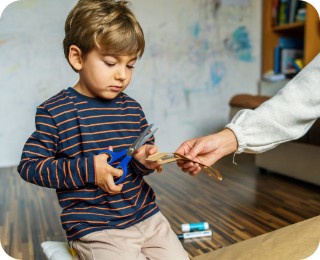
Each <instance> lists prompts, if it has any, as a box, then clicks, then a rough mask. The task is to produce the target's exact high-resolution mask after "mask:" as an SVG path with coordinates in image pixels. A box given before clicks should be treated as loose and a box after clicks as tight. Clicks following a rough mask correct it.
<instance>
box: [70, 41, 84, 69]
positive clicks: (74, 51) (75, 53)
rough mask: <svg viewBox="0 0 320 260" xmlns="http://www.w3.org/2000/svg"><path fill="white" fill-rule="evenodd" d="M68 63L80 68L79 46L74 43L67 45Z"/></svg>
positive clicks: (80, 54)
mask: <svg viewBox="0 0 320 260" xmlns="http://www.w3.org/2000/svg"><path fill="white" fill-rule="evenodd" d="M68 58H69V63H70V64H71V66H72V67H73V68H74V69H75V70H76V71H79V70H81V69H82V52H81V50H80V48H79V47H78V46H76V45H71V46H70V47H69V57H68Z"/></svg>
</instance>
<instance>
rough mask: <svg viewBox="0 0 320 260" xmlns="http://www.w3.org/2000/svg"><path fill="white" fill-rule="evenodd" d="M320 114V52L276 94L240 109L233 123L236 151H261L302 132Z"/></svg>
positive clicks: (305, 130) (231, 124)
mask: <svg viewBox="0 0 320 260" xmlns="http://www.w3.org/2000/svg"><path fill="white" fill-rule="evenodd" d="M319 117H320V54H318V56H316V57H315V58H314V59H313V61H312V62H310V63H309V64H308V66H306V67H305V68H304V69H303V70H302V71H301V72H300V73H299V74H298V75H297V76H296V77H294V78H293V79H292V80H291V81H290V82H289V83H288V84H287V85H286V86H285V87H284V88H283V89H282V90H280V91H279V92H278V93H277V94H276V95H275V96H274V97H272V98H271V99H269V100H268V101H266V102H264V103H263V104H262V105H260V106H259V107H258V108H256V109H255V110H250V109H244V110H241V111H239V112H238V113H237V114H236V115H235V116H234V118H233V119H232V120H231V122H230V124H228V125H227V126H226V127H227V128H229V129H231V130H232V131H233V132H234V133H235V135H236V137H237V139H238V150H237V153H242V152H247V153H260V152H264V151H267V150H269V149H272V148H274V147H275V146H277V145H279V144H281V143H284V142H287V141H290V140H294V139H297V138H299V137H301V136H303V135H304V134H305V133H306V132H307V131H308V129H309V128H310V127H311V126H312V124H313V123H314V121H315V120H316V119H317V118H319Z"/></svg>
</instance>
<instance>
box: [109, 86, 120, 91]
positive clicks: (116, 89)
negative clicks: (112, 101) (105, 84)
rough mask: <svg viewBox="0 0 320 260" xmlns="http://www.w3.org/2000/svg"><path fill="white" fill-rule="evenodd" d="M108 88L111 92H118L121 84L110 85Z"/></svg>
mask: <svg viewBox="0 0 320 260" xmlns="http://www.w3.org/2000/svg"><path fill="white" fill-rule="evenodd" d="M110 90H111V91H113V92H120V91H121V90H122V86H110Z"/></svg>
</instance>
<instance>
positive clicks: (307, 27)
mask: <svg viewBox="0 0 320 260" xmlns="http://www.w3.org/2000/svg"><path fill="white" fill-rule="evenodd" d="M272 6H273V0H263V9H262V12H263V21H262V22H263V24H262V30H263V32H262V33H263V35H262V74H264V73H265V72H267V71H269V70H272V69H273V64H274V61H273V59H274V48H275V47H276V46H277V45H278V39H279V37H293V38H300V39H303V41H304V64H305V65H306V64H308V63H309V62H310V61H311V60H312V59H313V58H314V57H315V56H316V55H317V54H318V53H319V52H320V19H319V15H318V13H317V11H316V10H315V9H314V7H313V6H312V5H310V4H307V6H306V20H305V22H295V23H291V24H285V25H281V26H272Z"/></svg>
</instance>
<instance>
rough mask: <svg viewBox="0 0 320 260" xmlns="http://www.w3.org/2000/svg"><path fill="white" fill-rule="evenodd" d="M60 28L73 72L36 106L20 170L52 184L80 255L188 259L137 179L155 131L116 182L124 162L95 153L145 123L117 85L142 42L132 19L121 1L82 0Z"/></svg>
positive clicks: (146, 168)
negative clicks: (70, 83) (68, 84)
mask: <svg viewBox="0 0 320 260" xmlns="http://www.w3.org/2000/svg"><path fill="white" fill-rule="evenodd" d="M65 34H66V35H65V39H64V42H63V46H64V52H65V56H66V58H67V60H68V62H69V64H70V65H71V66H72V68H73V69H74V70H75V71H76V72H77V73H79V81H78V83H77V84H76V85H75V86H74V87H73V88H68V89H66V90H62V91H61V92H60V93H58V94H57V95H55V96H53V97H52V98H50V99H49V100H47V101H45V102H44V103H43V104H42V105H40V106H39V107H38V108H37V113H36V131H35V132H34V133H33V134H32V135H31V137H30V138H29V139H28V141H27V142H26V144H25V147H24V150H23V153H22V159H21V162H20V165H19V166H18V171H19V173H20V175H21V177H22V178H23V179H24V180H26V181H28V182H31V183H34V184H36V185H40V186H44V187H49V188H54V189H56V191H57V196H58V199H59V203H60V205H61V207H62V208H63V210H62V213H61V222H62V226H63V228H64V229H65V230H66V233H67V238H68V240H69V241H70V242H71V243H70V244H72V246H73V248H74V249H76V251H77V252H78V257H79V258H80V259H86V260H87V259H179V260H180V259H189V258H188V255H187V253H186V252H185V251H184V249H183V247H182V246H181V243H180V242H179V240H178V239H177V236H176V235H175V234H174V232H173V231H172V229H171V228H170V225H169V223H168V221H167V220H166V218H165V217H164V216H163V215H162V214H161V213H160V212H159V208H158V206H157V205H156V203H155V195H154V192H153V190H152V189H151V188H150V187H149V185H148V184H147V183H146V182H145V181H144V179H143V176H144V175H147V174H149V173H151V172H152V171H153V170H154V169H155V168H157V167H159V165H157V164H152V163H148V162H147V161H146V158H147V156H148V155H150V154H154V153H155V152H157V147H156V146H154V145H152V144H153V137H152V139H150V140H148V142H147V144H146V145H144V146H142V147H141V148H140V149H139V150H138V151H137V152H136V153H135V154H134V155H133V160H132V161H131V162H130V164H129V166H128V175H127V177H126V178H125V180H124V182H123V183H121V184H118V185H116V184H115V179H114V178H116V179H117V177H120V176H121V175H122V171H121V170H119V169H116V168H113V167H112V166H110V165H109V164H108V163H107V158H108V155H107V154H105V153H100V152H101V151H103V150H106V149H108V148H110V147H112V148H113V149H114V151H115V152H116V151H121V150H123V149H125V148H128V147H129V146H130V145H131V144H132V143H133V142H134V141H135V140H136V138H137V137H138V136H139V134H140V133H141V132H142V131H143V130H144V129H145V128H146V127H147V126H148V123H147V120H146V118H145V115H144V113H143V111H142V108H141V106H140V105H139V104H138V103H137V102H136V101H135V100H133V99H132V98H130V97H129V96H127V95H126V94H124V93H123V91H124V90H125V89H126V87H127V86H128V84H129V83H130V80H131V76H132V72H133V68H134V64H135V62H136V60H137V59H138V58H140V57H141V56H142V54H143V51H144V44H145V43H144V36H143V31H142V29H141V27H140V25H139V23H138V22H137V20H136V18H135V16H134V14H133V13H132V12H131V10H130V9H129V8H128V7H127V2H126V1H116V0H80V1H79V2H78V3H77V5H76V6H75V7H74V8H73V10H71V12H70V13H69V16H68V18H67V20H66V24H65ZM110 149H111V148H110Z"/></svg>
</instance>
